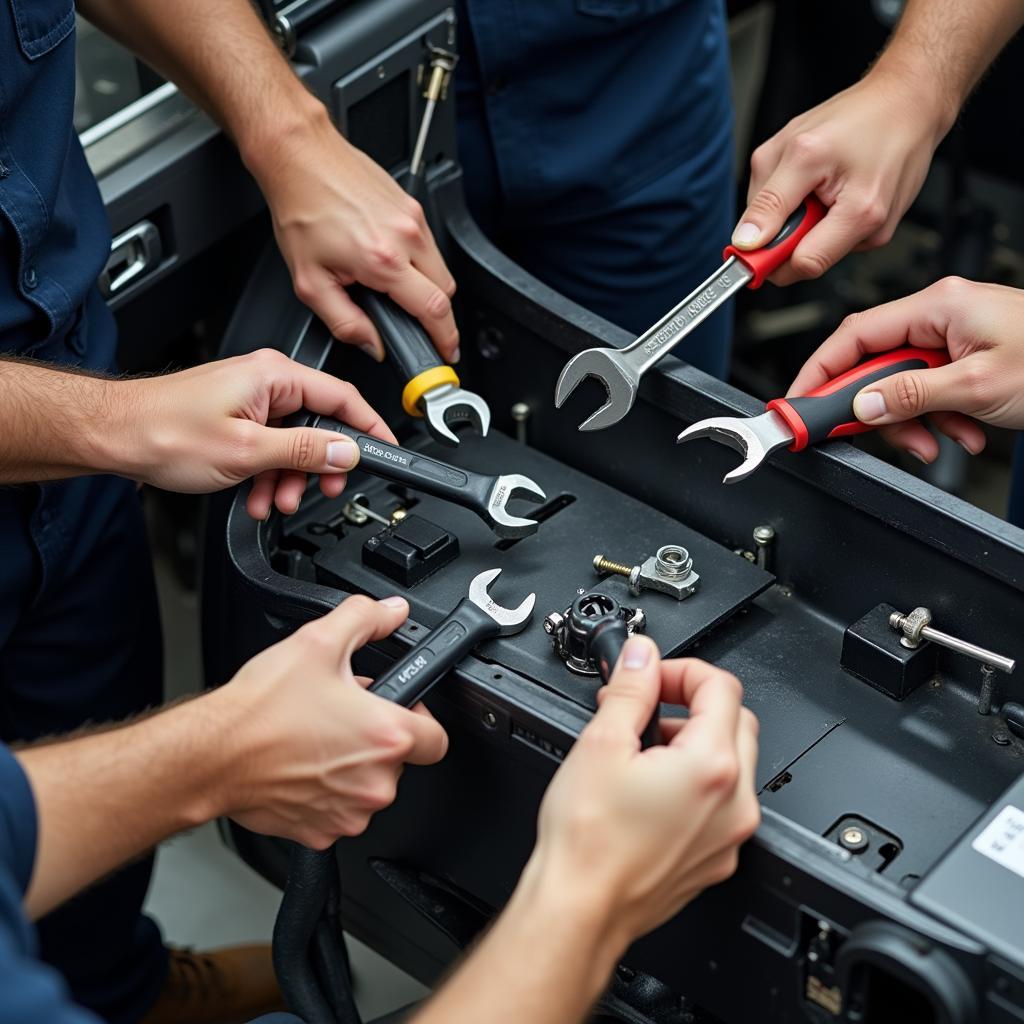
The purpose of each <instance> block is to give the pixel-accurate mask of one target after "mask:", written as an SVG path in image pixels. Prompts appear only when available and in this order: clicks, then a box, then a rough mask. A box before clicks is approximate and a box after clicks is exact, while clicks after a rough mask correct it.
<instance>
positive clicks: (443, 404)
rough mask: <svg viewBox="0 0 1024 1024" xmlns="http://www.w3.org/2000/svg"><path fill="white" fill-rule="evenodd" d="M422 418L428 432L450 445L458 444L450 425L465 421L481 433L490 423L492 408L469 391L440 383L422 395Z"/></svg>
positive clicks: (456, 445) (483, 433)
mask: <svg viewBox="0 0 1024 1024" xmlns="http://www.w3.org/2000/svg"><path fill="white" fill-rule="evenodd" d="M421 401H422V407H423V419H424V422H425V423H426V425H427V430H428V431H429V432H430V436H431V437H433V438H434V440H435V441H439V442H440V443H441V444H444V445H448V446H449V447H452V448H455V447H458V444H459V438H458V435H457V434H456V433H455V431H454V430H452V427H453V426H454V425H456V424H459V423H468V424H469V425H470V427H471V428H472V429H473V430H475V431H476V432H477V433H478V434H480V435H481V436H482V437H486V436H487V431H488V430H489V429H490V427H491V410H490V408H489V407H488V405H487V403H486V402H485V401H484V400H483V399H482V398H481V397H480V396H479V395H477V394H474V393H473V392H472V391H466V390H464V389H463V388H457V387H455V386H454V385H452V384H442V385H441V386H440V387H436V388H434V389H433V390H431V391H428V392H427V393H426V394H425V395H424V396H423V398H422V399H421Z"/></svg>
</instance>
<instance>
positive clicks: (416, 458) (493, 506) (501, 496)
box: [310, 416, 547, 538]
mask: <svg viewBox="0 0 1024 1024" xmlns="http://www.w3.org/2000/svg"><path fill="white" fill-rule="evenodd" d="M310 426H313V427H320V428H321V429H323V430H334V431H337V432H338V433H339V434H344V435H345V436H346V437H350V438H352V440H353V441H355V443H356V444H357V445H359V468H360V469H364V470H366V472H367V473H372V474H373V475H374V476H381V477H384V479H385V480H391V481H393V482H394V483H397V484H405V485H407V486H409V487H412V488H413V489H414V490H417V491H423V493H424V494H430V495H433V497H435V498H441V499H442V500H444V501H451V502H453V503H454V504H456V505H461V506H462V507H463V508H468V509H469V510H470V511H471V512H475V513H476V514H477V515H478V516H479V517H480V518H481V519H482V520H483V521H484V522H485V523H486V524H487V525H488V526H489V527H490V528H491V529H492V530H493V531H494V533H495V535H496V536H498V537H502V538H520V537H529V536H530V535H531V534H534V533H536V532H537V530H538V528H539V525H540V524H539V523H537V522H536V521H535V520H533V519H522V518H520V517H519V516H513V515H510V514H509V513H508V512H507V511H506V507H507V505H508V503H509V500H510V499H512V498H524V499H527V500H530V501H543V500H544V499H545V497H547V495H545V493H544V492H543V491H542V490H541V489H540V488H539V487H538V486H537V485H536V484H535V483H534V482H533V481H532V480H531V479H530V478H529V477H528V476H523V475H522V474H520V473H509V474H505V475H504V476H489V475H487V474H484V473H473V472H471V471H470V470H468V469H460V468H459V467H458V466H452V465H450V464H449V463H447V462H439V461H438V460H436V459H431V458H429V457H428V456H426V455H421V454H420V453H419V452H414V451H411V450H410V449H408V448H399V446H398V445H396V444H389V443H388V442H387V441H381V440H380V439H378V438H376V437H371V436H370V435H369V434H363V433H360V431H358V430H353V429H352V427H347V426H345V425H344V424H343V423H339V422H338V421H337V420H335V419H331V418H330V417H327V416H320V417H315V418H314V419H313V421H312V422H311V423H310Z"/></svg>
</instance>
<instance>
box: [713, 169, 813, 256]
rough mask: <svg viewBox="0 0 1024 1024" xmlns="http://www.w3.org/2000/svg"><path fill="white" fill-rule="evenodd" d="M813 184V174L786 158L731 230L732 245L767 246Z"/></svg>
mask: <svg viewBox="0 0 1024 1024" xmlns="http://www.w3.org/2000/svg"><path fill="white" fill-rule="evenodd" d="M814 186H815V178H814V176H813V175H809V174H808V173H807V172H806V170H805V169H804V168H801V167H796V166H794V165H793V163H792V162H791V161H786V160H783V162H782V163H780V164H779V166H778V167H777V168H776V169H775V172H774V173H773V174H772V176H771V177H770V178H769V179H768V180H767V181H766V182H765V183H764V185H763V186H762V187H761V188H760V189H759V190H758V191H757V192H756V193H755V194H754V195H753V196H752V197H751V198H750V199H749V200H748V202H747V208H746V209H745V210H744V211H743V215H742V216H741V217H740V219H739V223H738V224H737V226H736V229H735V231H733V233H732V244H733V245H735V246H736V248H737V249H759V248H760V247H761V246H764V245H767V244H768V243H769V242H770V241H771V240H772V239H773V238H774V237H775V236H776V235H777V234H778V233H779V231H780V230H781V229H782V225H783V224H785V223H786V218H787V217H788V216H789V215H790V214H791V213H792V212H793V211H794V210H795V209H797V208H798V207H799V206H800V204H801V203H802V202H803V200H804V197H805V196H806V195H807V194H808V193H809V192H811V191H813V189H814Z"/></svg>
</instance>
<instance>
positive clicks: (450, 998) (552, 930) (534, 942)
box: [413, 858, 628, 1024]
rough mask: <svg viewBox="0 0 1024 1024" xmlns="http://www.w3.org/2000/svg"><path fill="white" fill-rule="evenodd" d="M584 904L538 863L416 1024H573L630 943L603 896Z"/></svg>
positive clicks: (525, 874) (532, 863)
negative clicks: (483, 1023)
mask: <svg viewBox="0 0 1024 1024" xmlns="http://www.w3.org/2000/svg"><path fill="white" fill-rule="evenodd" d="M592 895H593V900H587V901H583V900H581V899H580V898H579V896H578V895H576V894H572V893H570V892H569V891H568V890H567V887H566V886H564V885H558V884H553V882H552V880H551V879H549V878H546V877H545V875H544V870H543V869H542V868H541V867H540V865H539V864H538V862H537V860H536V858H535V859H533V860H531V861H530V863H529V864H528V865H527V867H526V870H525V871H524V872H523V877H522V878H521V879H520V882H519V885H518V886H517V888H516V891H515V893H514V894H513V896H512V899H511V900H510V901H509V904H508V906H507V907H506V908H505V910H504V911H503V912H502V913H501V916H500V917H499V918H498V920H497V922H496V923H495V924H494V926H493V927H492V928H491V930H490V931H489V932H488V933H487V935H486V936H485V937H484V938H483V940H482V941H481V942H480V944H479V945H478V946H477V947H476V948H475V950H474V951H473V952H472V953H471V954H470V956H469V957H468V958H467V960H466V961H465V963H463V964H462V965H461V966H460V967H459V968H458V970H457V971H456V972H455V974H454V975H452V977H451V978H450V979H449V980H448V981H447V982H446V983H445V984H444V985H443V986H442V987H441V989H440V990H439V991H438V992H437V994H436V995H435V996H434V997H433V998H432V999H431V1000H430V1002H428V1003H427V1005H426V1007H424V1009H423V1010H421V1011H420V1012H419V1013H418V1014H417V1015H416V1017H415V1018H414V1019H413V1024H477V1022H478V1021H484V1020H485V1021H488V1024H519V1022H520V1021H530V1022H531V1024H573V1022H575V1021H582V1020H584V1018H585V1017H586V1015H587V1013H588V1012H589V1011H590V1009H591V1007H592V1006H593V1004H594V1002H595V1000H596V999H597V998H598V996H599V995H600V994H601V992H603V991H604V989H605V987H606V986H607V984H608V979H609V977H610V976H611V972H612V970H613V969H614V967H615V964H616V963H617V962H618V960H619V958H620V956H621V955H622V953H623V952H624V950H625V947H626V945H627V944H628V942H627V940H626V938H625V937H624V936H622V935H620V934H618V932H617V931H616V930H615V928H614V927H613V926H612V920H611V915H610V914H609V913H608V912H607V911H606V910H605V909H604V907H603V902H604V901H603V896H604V894H600V893H594V894H592Z"/></svg>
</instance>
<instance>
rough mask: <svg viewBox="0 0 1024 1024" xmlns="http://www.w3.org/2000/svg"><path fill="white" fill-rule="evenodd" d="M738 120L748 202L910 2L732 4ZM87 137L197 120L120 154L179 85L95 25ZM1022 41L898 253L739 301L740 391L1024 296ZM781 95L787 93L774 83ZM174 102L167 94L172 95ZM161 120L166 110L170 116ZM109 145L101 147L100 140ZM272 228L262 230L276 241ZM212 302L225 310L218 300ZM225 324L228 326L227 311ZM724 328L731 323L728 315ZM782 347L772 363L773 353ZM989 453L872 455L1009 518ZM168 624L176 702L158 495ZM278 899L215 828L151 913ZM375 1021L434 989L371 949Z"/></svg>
mask: <svg viewBox="0 0 1024 1024" xmlns="http://www.w3.org/2000/svg"><path fill="white" fill-rule="evenodd" d="M728 7H729V9H730V16H731V27H730V36H731V43H732V67H733V92H734V99H735V106H736V120H737V153H736V166H737V169H738V191H737V196H738V199H737V202H738V205H739V207H740V208H741V207H742V203H743V197H744V195H745V179H746V173H747V167H748V163H749V155H750V152H751V150H752V149H753V148H754V146H755V145H756V144H757V142H759V141H761V140H763V139H764V138H767V137H768V136H769V135H770V134H771V133H772V132H773V131H775V130H776V129H777V128H779V127H781V125H783V124H784V123H785V122H786V121H787V120H788V119H789V118H790V117H791V116H793V115H795V114H796V113H799V112H800V111H802V110H804V109H807V108H808V107H810V106H812V105H814V104H815V103H817V102H819V101H821V100H823V99H825V98H827V97H828V96H830V95H832V94H833V93H835V92H837V91H839V90H840V89H842V88H843V87H845V86H846V85H848V84H850V83H851V82H853V81H855V80H856V79H857V78H858V77H859V75H860V74H861V73H862V72H863V70H864V69H865V67H866V66H867V64H868V63H869V61H870V60H871V58H872V56H873V55H874V54H875V53H877V51H878V49H879V48H880V47H881V45H882V44H883V42H884V40H885V38H886V36H887V34H888V31H889V29H890V27H891V25H892V24H893V23H894V21H895V19H896V18H897V17H898V14H899V11H900V9H901V3H900V2H899V0H836V2H832V3H828V4H822V3H820V2H814V0H781V2H779V3H771V2H761V3H738V2H737V3H729V4H728ZM79 30H80V37H79V40H80V42H79V57H78V59H79V93H78V97H77V100H76V126H77V128H78V130H79V132H80V133H82V135H83V141H85V142H87V143H88V142H93V143H94V144H93V145H91V146H90V145H87V147H86V148H87V151H88V153H89V158H90V162H91V163H92V164H93V166H94V169H96V170H97V171H102V170H104V169H105V168H108V167H114V166H116V165H117V163H118V160H119V159H120V158H121V157H122V156H123V155H124V152H126V151H127V150H129V149H130V150H132V151H137V150H138V148H139V147H145V146H149V145H156V144H158V142H159V140H160V138H162V136H163V134H164V133H166V131H167V130H168V129H169V127H171V126H173V125H175V124H179V123H182V122H183V121H185V120H186V119H188V118H189V117H190V116H192V114H193V112H192V111H191V109H190V107H189V105H188V102H187V101H186V100H184V98H181V97H180V96H179V97H178V98H177V99H176V100H175V102H174V103H173V104H171V105H169V106H168V105H167V104H161V105H160V119H159V122H158V123H156V124H153V123H149V122H147V123H142V119H140V121H139V124H138V126H137V127H138V130H137V131H136V130H134V126H132V125H126V127H129V128H131V129H132V130H131V131H128V132H127V133H125V132H120V133H118V135H119V137H118V139H117V142H116V146H117V147H121V148H120V150H118V149H116V148H114V149H112V148H111V145H110V144H109V142H108V140H109V136H107V135H104V136H103V138H102V139H101V137H100V133H99V132H97V128H98V127H100V126H102V125H104V124H109V123H110V119H111V118H117V117H118V116H119V113H120V112H123V111H126V110H129V109H131V110H139V109H141V108H140V107H139V105H138V104H139V101H140V100H141V101H143V104H142V106H143V107H145V100H146V98H147V97H149V98H151V99H152V98H154V97H157V96H161V95H162V93H161V91H162V90H166V89H167V88H168V87H167V86H166V85H165V84H164V83H162V82H161V80H160V79H159V78H158V77H157V76H156V75H155V74H154V73H153V72H152V71H150V70H149V69H147V68H145V67H143V66H142V65H140V64H139V63H138V62H137V61H135V60H134V58H132V57H131V56H130V55H129V54H127V53H126V52H125V51H123V50H121V49H120V48H119V47H117V46H116V45H115V44H114V43H112V42H111V41H110V40H108V39H107V38H105V37H104V36H103V35H102V34H100V33H99V32H98V31H96V30H95V29H93V28H92V27H91V26H89V25H88V24H85V23H82V24H80V26H79ZM1021 50H1022V44H1021V40H1020V39H1019V38H1018V39H1017V40H1015V41H1014V43H1013V44H1011V46H1010V48H1009V50H1008V51H1007V52H1006V53H1004V54H1003V56H1002V57H1001V59H1000V60H999V62H998V63H997V65H996V67H995V68H994V69H993V71H992V72H991V73H990V74H989V76H988V77H987V79H986V80H985V81H984V82H983V84H982V85H981V87H980V88H979V90H978V92H977V93H976V95H975V97H974V98H973V99H972V100H971V102H970V104H969V105H968V108H967V110H966V111H965V113H964V115H963V117H962V118H961V120H960V122H959V124H958V125H957V126H956V128H954V130H953V131H952V132H951V133H950V136H949V137H948V138H947V140H946V141H945V142H944V143H943V145H942V147H941V149H940V151H939V154H938V157H937V159H936V161H935V163H934V165H933V169H932V172H931V174H930V176H929V178H928V180H927V182H926V184H925V187H924V189H923V191H922V193H921V196H920V198H919V199H918V201H917V202H916V203H915V205H914V207H913V209H912V210H911V212H910V214H909V215H908V216H907V217H906V218H905V220H904V221H903V223H902V224H901V226H900V228H899V229H898V231H897V233H896V236H895V238H894V239H893V241H892V243H891V244H890V245H888V246H887V247H885V248H884V249H882V250H880V251H878V252H874V253H864V254H855V255H852V256H850V257H848V258H847V259H846V260H844V261H843V263H842V264H841V265H840V266H839V267H838V268H836V269H834V270H832V271H831V272H830V273H829V274H828V275H826V277H825V278H824V279H823V280H820V281H815V282H809V283H805V284H801V285H798V286H795V287H793V288H790V289H786V290H785V291H781V290H776V289H771V288H767V289H764V290H762V291H759V292H754V293H743V294H742V295H741V296H740V298H739V300H738V303H737V309H736V327H735V348H734V364H733V369H732V375H731V380H732V383H734V384H735V385H737V386H738V387H740V388H742V389H743V390H745V391H748V392H750V393H751V394H754V395H756V396H759V397H762V398H768V397H771V396H773V395H775V394H779V393H782V391H780V389H782V390H784V389H785V387H786V385H787V384H788V382H789V380H791V379H792V377H793V375H794V374H795V372H796V370H797V369H798V367H799V366H800V364H801V363H802V361H803V360H804V358H805V357H806V356H807V355H808V354H809V353H810V352H811V351H812V350H813V349H814V348H815V347H816V345H817V344H818V343H819V342H820V341H821V340H822V339H823V338H824V337H825V336H826V335H827V333H828V332H829V331H830V330H831V329H833V328H834V327H835V326H836V325H837V324H838V323H839V321H840V320H841V319H842V318H843V317H844V316H845V315H846V314H847V313H849V312H851V311H853V310H857V309H861V308H865V307H867V306H872V305H875V304H878V303H880V302H883V301H886V300H888V299H890V298H895V297H897V296H899V295H903V294H907V293H909V292H912V291H915V290H917V289H919V288H921V287H923V286H925V285H926V284H928V283H930V282H931V281H934V280H936V279H938V278H940V277H942V276H945V275H947V274H959V275H961V276H964V277H968V278H976V279H984V280H988V281H995V282H1000V283H1004V284H1009V285H1015V286H1017V287H1022V286H1024V202H1022V189H1021V177H1020V168H1021V166H1022V161H1021V155H1022V154H1021V148H1022V140H1024V133H1022V132H1021V131H1020V128H1021V124H1020V114H1019V111H1018V109H1017V106H1016V105H1015V104H1013V103H1012V102H1008V97H1012V96H1019V95H1020V94H1021V90H1020V86H1021V78H1022V75H1024V62H1022V61H1021V56H1022V53H1021ZM766 83H770V88H768V87H766ZM163 95H166V93H165V94H163ZM153 109H155V104H154V105H153ZM90 133H92V134H90ZM260 216H262V215H257V217H256V219H255V221H254V227H253V228H252V231H253V232H254V233H257V234H258V233H259V231H261V230H263V228H262V224H260V223H259V219H260ZM246 248H247V236H246V234H245V232H242V233H241V234H240V235H238V236H236V237H234V238H233V239H231V240H230V242H228V243H226V248H225V249H224V250H222V251H219V252H216V253H212V254H209V256H208V257H207V258H206V259H204V260H203V261H196V264H195V265H194V266H193V267H192V268H191V269H190V272H191V275H192V279H191V283H190V294H192V295H194V296H195V301H196V303H197V305H196V308H201V309H202V310H203V316H202V318H201V319H197V320H195V321H194V322H191V323H189V324H188V325H187V327H186V328H185V329H182V328H181V325H180V320H179V318H177V317H162V316H161V312H162V311H161V310H159V309H156V310H152V309H151V310H147V311H146V313H147V314H148V315H146V316H145V317H142V316H140V315H139V313H138V311H137V310H133V311H132V312H131V314H129V315H127V316H125V317H123V318H122V337H123V346H124V347H123V353H122V355H123V363H124V365H125V368H126V369H159V368H166V367H168V366H180V365H188V364H192V363H196V362H200V361H203V360H204V359H207V358H210V357H211V356H212V354H213V353H214V352H215V350H216V347H217V343H218V341H219V339H220V336H221V334H222V333H223V330H224V327H225V325H226V323H227V319H228V317H229V316H230V314H231V311H232V309H233V307H234V303H235V300H236V298H237V295H238V294H239V291H240V289H241V286H242V284H243V282H244V279H245V277H246V274H247V271H248V270H249V267H250V264H249V262H248V260H247V259H246V258H245V253H246ZM211 296H213V298H211ZM211 310H212V311H213V312H212V313H211V312H210V311H211ZM719 315H724V314H719ZM769 352H770V357H769ZM988 434H989V438H990V443H989V446H988V448H987V449H986V451H985V453H984V454H983V455H982V456H979V457H976V458H970V457H968V456H967V455H966V453H965V452H963V451H962V450H961V449H960V448H959V447H958V446H956V445H955V444H953V443H951V442H946V441H945V439H941V440H942V441H943V453H942V456H941V458H940V459H939V461H938V463H937V464H936V465H935V466H933V467H922V466H920V465H918V464H917V463H916V462H914V461H913V460H909V459H907V458H906V457H905V456H901V455H897V454H895V453H893V452H892V451H890V450H889V449H887V448H886V447H885V446H883V445H881V444H880V443H879V442H878V441H877V440H875V439H872V438H871V437H870V436H869V437H867V438H865V439H863V440H860V441H859V443H860V444H862V445H864V446H866V447H868V448H869V449H870V450H871V451H873V452H875V454H877V455H879V456H880V457H882V458H885V459H888V460H890V461H897V462H899V464H900V465H901V466H902V468H904V469H905V470H907V471H908V472H913V473H915V474H917V475H926V476H927V477H928V478H929V479H930V480H931V482H932V483H934V484H936V485H937V486H939V487H942V488H944V489H946V490H949V491H952V492H954V493H957V494H960V495H962V496H964V497H966V498H967V499H968V500H969V501H971V502H973V503H975V504H977V505H978V506H980V507H981V508H984V509H986V510H988V511H990V512H992V513H994V514H996V515H1003V514H1004V512H1005V507H1006V500H1007V494H1008V489H1009V465H1010V455H1011V450H1012V443H1013V438H1012V436H1011V435H1010V434H1009V433H1008V432H1005V431H999V430H995V429H991V428H989V429H988ZM147 504H148V511H149V514H150V520H151V527H152V534H153V539H154V547H155V551H156V556H155V557H156V564H157V572H158V579H159V584H160V597H161V605H162V612H163V618H164V629H165V638H166V643H165V649H166V652H167V654H166V678H167V696H168V697H169V698H172V697H175V696H178V695H180V694H184V693H189V692H192V691H194V690H196V689H197V688H199V686H200V685H201V657H200V649H199V636H198V610H197V598H196V590H195V582H196V557H197V540H196V538H197V523H198V516H199V513H198V502H197V501H196V500H195V499H192V498H189V497H182V496H172V495H166V494H161V493H155V492H154V493H151V494H149V495H147ZM278 902H279V894H278V892H277V891H276V890H275V889H274V888H273V887H272V886H270V885H269V884H268V883H267V882H265V881H264V880H263V879H261V878H259V877H258V876H257V875H256V874H255V873H253V872H252V871H250V870H249V869H248V868H247V867H246V866H244V865H243V864H242V863H241V861H240V860H238V859H237V858H236V857H235V856H233V855H232V854H231V853H229V852H228V851H227V850H226V849H225V848H224V847H223V846H222V845H221V842H220V840H219V838H218V836H217V834H216V830H215V828H214V826H208V827H206V828H203V829H200V830H198V831H197V832H195V833H192V834H190V835H187V836H181V837H178V838H177V839H174V840H172V841H171V842H169V843H167V844H165V845H164V846H163V847H162V848H161V850H160V853H159V856H158V860H157V871H156V878H155V882H154V885H153V888H152V892H151V894H150V899H149V910H150V912H151V913H152V914H153V915H154V916H155V917H156V918H157V919H158V920H159V922H160V923H161V926H162V927H163V929H164V931H165V934H166V937H167V939H168V941H170V942H171V943H174V944H182V945H191V946H196V947H200V948H203V947H213V946H218V945H222V944H229V943H234V942H242V941H268V940H269V938H270V933H271V928H272V924H273V919H274V914H275V912H276V909H277V905H278ZM353 963H354V969H355V976H356V981H357V997H358V999H359V1003H360V1008H361V1010H362V1012H363V1013H364V1014H365V1015H367V1016H376V1015H379V1014H381V1013H384V1012H386V1011H387V1010H389V1009H391V1008H394V1007H397V1006H400V1005H405V1004H406V1003H408V1002H410V1001H412V1000H413V999H414V998H415V997H416V996H417V995H418V994H419V993H421V992H422V991H423V990H422V987H421V986H420V985H418V983H416V982H415V981H413V980H412V979H411V978H408V977H407V976H406V975H404V974H401V972H398V971H396V970H394V969H393V968H391V967H390V965H388V964H386V963H385V962H384V961H383V960H381V959H380V958H379V957H377V956H376V955H375V954H373V953H371V952H370V951H369V950H367V949H365V948H364V947H360V946H358V944H356V946H355V949H354V951H353Z"/></svg>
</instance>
